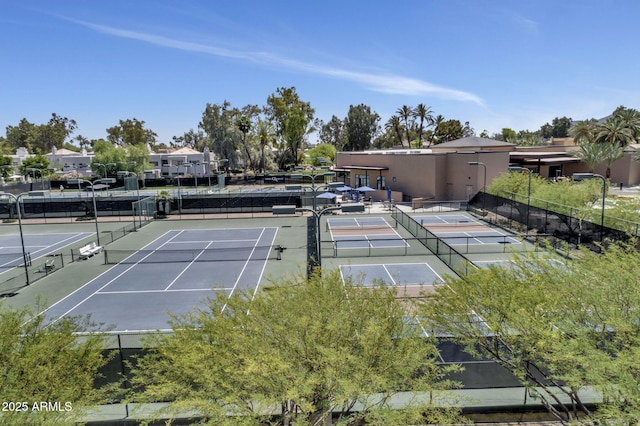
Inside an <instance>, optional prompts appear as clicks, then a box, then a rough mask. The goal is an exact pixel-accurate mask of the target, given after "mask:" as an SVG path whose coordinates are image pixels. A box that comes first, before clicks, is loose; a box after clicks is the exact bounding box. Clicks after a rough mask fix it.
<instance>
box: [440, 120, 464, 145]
mask: <svg viewBox="0 0 640 426" xmlns="http://www.w3.org/2000/svg"><path fill="white" fill-rule="evenodd" d="M434 133H435V135H434V138H435V139H436V140H437V141H438V143H443V142H448V141H454V140H456V139H460V138H462V136H463V135H464V129H463V127H462V124H461V123H460V121H459V120H447V121H443V122H441V123H439V124H438V126H437V127H436V128H435V131H434Z"/></svg>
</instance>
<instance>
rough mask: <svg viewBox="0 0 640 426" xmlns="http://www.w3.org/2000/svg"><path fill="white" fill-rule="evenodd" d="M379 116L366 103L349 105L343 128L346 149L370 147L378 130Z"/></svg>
mask: <svg viewBox="0 0 640 426" xmlns="http://www.w3.org/2000/svg"><path fill="white" fill-rule="evenodd" d="M379 121H380V116H379V115H378V114H377V113H376V112H372V111H371V107H369V106H368V105H364V104H360V105H357V106H353V105H350V106H349V112H348V114H347V117H346V118H345V119H344V128H345V131H346V134H347V144H346V145H345V146H344V149H345V150H346V151H363V150H365V149H368V148H369V147H371V141H372V140H373V138H374V137H375V136H376V134H377V133H378V132H379V130H380V126H379V125H378V122H379Z"/></svg>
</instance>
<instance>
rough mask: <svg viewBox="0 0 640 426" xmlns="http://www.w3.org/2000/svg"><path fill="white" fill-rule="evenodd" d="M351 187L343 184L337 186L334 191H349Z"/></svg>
mask: <svg viewBox="0 0 640 426" xmlns="http://www.w3.org/2000/svg"><path fill="white" fill-rule="evenodd" d="M352 189H353V188H351V187H350V186H349V185H343V186H339V187H337V188H336V191H340V192H344V191H351V190H352Z"/></svg>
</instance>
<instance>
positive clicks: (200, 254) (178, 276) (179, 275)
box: [165, 241, 213, 291]
mask: <svg viewBox="0 0 640 426" xmlns="http://www.w3.org/2000/svg"><path fill="white" fill-rule="evenodd" d="M211 244H213V241H209V244H207V246H206V247H205V248H203V249H202V250H200V253H198V255H197V256H196V257H195V258H194V259H193V260H192V261H191V262H189V264H188V265H187V266H186V267H185V268H184V269H182V271H180V273H179V274H178V275H177V276H176V277H175V278H174V279H173V281H171V282H170V283H169V285H168V286H166V287H165V291H166V290H169V288H170V287H171V286H172V285H174V284H175V283H176V281H178V279H179V278H180V277H181V276H182V274H184V273H185V272H187V269H189V268H190V267H191V265H193V264H194V263H195V261H196V260H198V258H199V257H200V256H202V253H204V251H205V250H206V249H208V248H209V246H210V245H211Z"/></svg>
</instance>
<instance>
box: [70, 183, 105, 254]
mask: <svg viewBox="0 0 640 426" xmlns="http://www.w3.org/2000/svg"><path fill="white" fill-rule="evenodd" d="M100 181H102V179H96V180H94V181H93V182H91V181H90V180H86V179H69V180H68V181H67V185H73V184H74V183H77V184H78V187H80V184H81V183H83V182H84V183H88V184H89V185H91V196H92V198H93V218H94V219H95V222H96V244H98V245H100V230H99V229H98V208H97V206H96V191H95V188H94V186H95V183H96V182H100Z"/></svg>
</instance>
